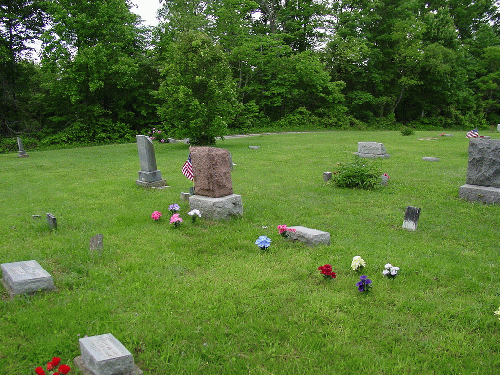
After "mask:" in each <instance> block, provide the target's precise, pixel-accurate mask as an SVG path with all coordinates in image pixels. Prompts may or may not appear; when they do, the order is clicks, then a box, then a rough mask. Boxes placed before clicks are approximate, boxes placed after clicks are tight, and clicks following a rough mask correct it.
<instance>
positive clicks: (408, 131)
mask: <svg viewBox="0 0 500 375" xmlns="http://www.w3.org/2000/svg"><path fill="white" fill-rule="evenodd" d="M413 134H415V133H414V132H413V129H412V128H409V127H407V126H404V127H403V128H401V135H404V136H408V135H413Z"/></svg>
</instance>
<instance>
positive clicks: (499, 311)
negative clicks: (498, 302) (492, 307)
mask: <svg viewBox="0 0 500 375" xmlns="http://www.w3.org/2000/svg"><path fill="white" fill-rule="evenodd" d="M493 314H495V315H497V316H498V319H500V307H499V308H498V310H497V311H493Z"/></svg>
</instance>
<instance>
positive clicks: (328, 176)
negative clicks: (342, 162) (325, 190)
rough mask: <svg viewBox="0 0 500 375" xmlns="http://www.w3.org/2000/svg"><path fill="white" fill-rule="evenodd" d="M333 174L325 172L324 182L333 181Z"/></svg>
mask: <svg viewBox="0 0 500 375" xmlns="http://www.w3.org/2000/svg"><path fill="white" fill-rule="evenodd" d="M332 176H333V174H332V172H323V181H325V182H326V181H330V180H331V179H332Z"/></svg>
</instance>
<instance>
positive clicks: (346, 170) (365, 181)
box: [332, 158, 382, 189]
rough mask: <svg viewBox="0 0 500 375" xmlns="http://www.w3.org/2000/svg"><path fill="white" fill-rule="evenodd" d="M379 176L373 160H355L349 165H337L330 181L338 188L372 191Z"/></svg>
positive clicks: (378, 180)
mask: <svg viewBox="0 0 500 375" xmlns="http://www.w3.org/2000/svg"><path fill="white" fill-rule="evenodd" d="M381 174H382V173H381V171H380V169H379V167H378V165H377V164H376V163H375V162H374V161H373V160H371V159H361V158H356V159H355V160H354V162H352V163H350V164H345V165H344V164H340V163H339V164H338V168H337V170H336V171H334V172H333V178H332V181H333V183H334V184H335V186H338V187H346V188H360V189H373V188H374V187H375V186H377V185H379V183H380V176H381Z"/></svg>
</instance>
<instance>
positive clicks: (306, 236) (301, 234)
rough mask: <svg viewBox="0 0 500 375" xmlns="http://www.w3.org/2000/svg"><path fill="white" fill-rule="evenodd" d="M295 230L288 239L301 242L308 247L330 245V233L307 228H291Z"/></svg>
mask: <svg viewBox="0 0 500 375" xmlns="http://www.w3.org/2000/svg"><path fill="white" fill-rule="evenodd" d="M290 229H295V232H288V237H289V238H290V239H291V240H296V241H301V242H304V243H306V244H307V245H311V246H316V245H321V244H323V245H330V233H328V232H323V231H321V230H317V229H311V228H306V227H303V226H300V225H299V226H295V227H290Z"/></svg>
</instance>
